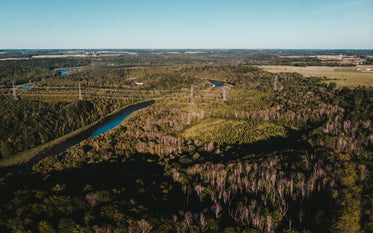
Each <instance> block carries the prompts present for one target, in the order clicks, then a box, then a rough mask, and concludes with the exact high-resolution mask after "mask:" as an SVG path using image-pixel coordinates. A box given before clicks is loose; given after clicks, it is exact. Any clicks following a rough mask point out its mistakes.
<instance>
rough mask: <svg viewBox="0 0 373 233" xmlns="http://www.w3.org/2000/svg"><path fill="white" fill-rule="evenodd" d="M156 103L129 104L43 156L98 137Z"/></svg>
mask: <svg viewBox="0 0 373 233" xmlns="http://www.w3.org/2000/svg"><path fill="white" fill-rule="evenodd" d="M152 104H154V101H148V102H144V103H140V104H135V105H132V106H129V107H127V108H125V109H123V110H122V111H120V112H118V113H116V114H114V115H112V116H109V117H107V118H106V119H105V120H103V121H102V122H100V123H98V124H96V125H95V126H92V127H91V128H89V129H87V130H85V131H84V132H82V133H80V134H78V135H76V136H73V137H71V138H69V139H67V140H66V141H64V142H63V143H61V144H59V145H57V146H55V147H53V148H52V149H50V150H48V151H46V152H45V153H43V155H42V157H43V158H45V157H49V156H53V155H57V154H59V153H62V152H64V151H66V150H67V149H68V148H69V147H72V146H74V145H76V144H78V143H80V142H81V141H83V140H85V139H88V138H90V137H97V136H99V135H101V134H104V133H105V132H106V131H108V130H110V129H113V128H115V127H116V126H118V125H119V124H120V123H122V121H124V120H125V119H126V118H127V117H128V116H130V115H131V114H132V113H134V112H136V111H139V110H141V109H144V108H147V107H149V106H151V105H152Z"/></svg>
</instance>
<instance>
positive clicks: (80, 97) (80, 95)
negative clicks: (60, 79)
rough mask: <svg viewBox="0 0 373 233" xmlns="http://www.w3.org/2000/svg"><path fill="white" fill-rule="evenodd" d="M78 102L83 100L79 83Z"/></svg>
mask: <svg viewBox="0 0 373 233" xmlns="http://www.w3.org/2000/svg"><path fill="white" fill-rule="evenodd" d="M79 100H83V97H82V90H81V89H80V83H79Z"/></svg>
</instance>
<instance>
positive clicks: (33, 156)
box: [0, 100, 155, 168]
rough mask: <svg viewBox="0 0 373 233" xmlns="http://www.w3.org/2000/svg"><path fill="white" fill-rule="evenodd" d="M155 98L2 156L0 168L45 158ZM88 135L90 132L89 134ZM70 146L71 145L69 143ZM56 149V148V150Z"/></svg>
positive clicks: (27, 163)
mask: <svg viewBox="0 0 373 233" xmlns="http://www.w3.org/2000/svg"><path fill="white" fill-rule="evenodd" d="M154 102H155V100H149V101H144V102H136V103H134V104H131V105H128V106H126V107H123V108H121V109H119V110H117V111H114V112H113V113H111V114H109V115H107V116H105V117H104V118H102V119H100V120H97V121H95V122H93V123H91V124H89V125H87V126H84V127H81V128H79V129H77V130H75V131H73V132H71V133H68V134H66V135H64V136H62V137H60V138H57V139H54V140H52V141H50V142H48V143H46V144H44V145H40V146H37V147H35V148H33V149H30V150H27V151H24V152H21V153H19V154H16V155H14V156H12V157H10V158H4V159H1V160H0V168H12V167H14V168H16V167H20V166H23V165H32V164H33V163H36V162H37V161H39V160H40V159H43V158H45V157H46V156H47V155H48V154H50V153H51V152H52V151H53V150H56V149H57V148H58V147H59V146H61V145H63V144H65V143H67V142H68V141H74V139H75V138H78V137H79V136H85V135H84V134H86V133H89V131H92V130H95V128H96V127H97V126H98V125H100V124H103V123H105V122H107V121H110V119H112V118H113V117H115V116H116V115H117V114H120V113H121V112H123V111H126V110H128V109H131V108H135V107H138V106H142V105H147V104H153V103H154ZM89 136H90V134H89ZM71 146H72V145H71ZM57 151H58V150H57Z"/></svg>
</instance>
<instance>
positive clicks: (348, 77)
mask: <svg viewBox="0 0 373 233" xmlns="http://www.w3.org/2000/svg"><path fill="white" fill-rule="evenodd" d="M260 68H262V69H264V70H265V71H269V72H272V73H278V72H297V73H300V74H302V75H304V76H307V77H310V76H317V77H327V78H328V79H330V81H327V82H335V83H336V84H337V87H344V86H345V87H356V86H359V85H361V86H362V85H365V86H373V71H365V70H362V71H356V70H355V67H342V68H339V67H323V66H307V67H296V66H260ZM361 68H363V67H361Z"/></svg>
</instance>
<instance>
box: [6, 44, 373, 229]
mask: <svg viewBox="0 0 373 233" xmlns="http://www.w3.org/2000/svg"><path fill="white" fill-rule="evenodd" d="M237 53H239V51H237ZM252 54H254V52H253V53H252ZM144 56H145V55H144ZM146 56H149V57H152V56H154V55H149V54H147V55H146ZM232 56H233V55H232ZM274 56H277V55H276V54H275V55H274ZM175 57H177V55H175ZM233 57H234V56H233ZM202 58H203V59H206V58H204V57H203V56H201V57H200V59H202ZM118 59H121V58H118ZM139 59H140V58H139ZM149 59H150V60H152V59H153V58H149ZM189 59H190V58H189ZM209 59H210V58H209ZM225 59H228V58H225ZM229 59H230V58H229ZM246 59H248V58H247V56H246ZM190 60H191V61H190V63H187V64H185V63H184V64H183V65H179V64H173V65H172V66H169V67H161V66H160V67H152V66H150V67H143V68H137V69H133V68H130V67H111V68H110V67H100V68H97V69H95V68H87V69H82V70H80V71H78V72H77V73H75V74H71V75H69V76H67V77H59V76H58V75H57V76H56V77H55V78H45V79H44V80H43V81H41V82H40V83H39V84H38V85H40V86H43V85H45V86H48V85H51V84H52V80H55V81H56V82H57V83H58V82H60V83H58V84H57V85H66V86H68V85H69V83H68V81H69V80H70V78H71V80H70V81H72V82H82V81H85V82H86V83H85V85H86V86H90V85H92V86H94V85H95V84H94V82H96V83H97V82H98V83H100V84H101V85H104V86H115V85H119V86H121V87H124V86H125V85H128V86H129V87H128V88H132V89H134V88H137V89H136V90H151V89H157V90H162V89H163V90H167V89H170V88H173V87H177V88H179V89H180V90H182V89H183V88H186V87H190V85H193V86H194V95H193V102H194V105H191V104H189V102H190V98H191V97H190V92H189V91H180V92H174V93H172V95H168V96H164V98H160V99H157V101H156V103H155V104H154V105H152V106H151V107H150V108H148V109H145V110H142V111H141V112H139V113H137V114H135V115H133V116H132V117H130V118H129V119H128V120H126V121H125V122H123V123H122V124H121V125H120V126H119V127H117V128H115V129H113V130H111V131H110V133H106V134H104V135H101V136H99V137H96V138H90V139H87V140H85V141H82V142H81V143H80V144H79V145H76V146H73V147H71V148H69V149H68V150H66V151H65V152H63V153H61V154H59V155H56V156H53V157H48V158H45V159H43V160H41V161H40V162H39V163H37V164H35V165H34V166H33V167H32V169H23V170H17V169H15V170H14V171H12V172H10V173H8V174H7V175H4V176H3V177H1V179H0V193H1V194H2V198H1V200H0V231H1V232H372V231H373V175H372V166H373V163H372V155H373V154H372V149H373V124H372V119H373V88H372V87H358V88H354V89H349V88H338V89H336V88H335V84H334V83H329V84H326V83H324V82H323V79H321V78H317V77H311V78H304V77H303V76H302V75H300V74H297V73H280V74H277V76H278V83H276V85H277V87H278V88H274V74H271V73H268V72H265V71H263V70H261V69H259V68H256V67H251V66H248V65H243V64H238V65H237V63H236V64H218V63H215V64H214V63H211V64H202V63H201V64H198V65H193V63H194V62H195V61H194V60H193V59H190ZM207 60H208V59H207ZM79 78H81V80H77V79H79ZM131 78H135V79H136V81H137V82H143V83H144V86H142V87H133V85H132V86H131V84H130V82H129V81H130V80H131ZM207 79H214V80H220V81H224V82H226V83H225V85H224V86H223V87H221V88H212V87H211V86H212V85H211V84H208V82H207V81H206V80H207ZM274 90H275V91H274ZM223 93H224V94H223ZM225 95H226V96H225ZM223 96H224V97H226V100H223ZM1 101H2V102H3V103H4V104H2V106H4V105H6V106H10V107H7V108H5V107H4V108H3V109H2V112H1V116H2V117H3V119H2V121H4V122H2V125H7V127H8V128H6V129H4V131H3V132H2V135H3V134H4V135H6V136H7V137H5V138H4V139H2V140H3V141H2V148H5V149H7V148H12V150H22V149H23V147H25V146H26V145H28V146H29V147H32V146H33V145H34V144H32V143H31V144H26V143H24V144H22V143H19V144H16V143H14V144H13V145H12V144H11V143H13V142H16V141H17V139H15V137H16V136H17V137H19V138H21V139H20V140H21V141H23V140H25V141H26V140H28V139H30V140H31V139H33V137H34V139H33V141H37V140H39V141H40V143H42V141H41V140H43V139H44V138H46V140H48V139H49V137H51V135H49V134H48V133H47V132H45V131H42V130H39V128H38V127H37V125H38V124H37V122H43V124H40V127H48V128H49V129H50V132H51V133H52V132H59V133H60V135H62V134H63V133H65V131H64V130H63V129H64V128H72V127H80V126H82V125H85V124H87V123H89V122H90V121H92V120H95V119H97V116H96V115H94V114H92V111H91V110H93V109H94V110H95V111H97V110H98V109H100V110H101V111H102V112H101V114H107V113H108V112H110V111H112V110H113V109H115V107H117V106H122V105H121V104H123V103H122V102H116V101H112V102H110V101H109V102H106V101H105V102H103V101H101V100H91V101H73V102H53V101H52V102H45V101H40V102H35V101H29V102H27V101H26V100H23V101H18V102H17V101H13V102H12V100H11V99H10V97H9V96H8V97H2V99H1ZM78 109H84V111H82V112H79V110H78ZM96 114H97V113H96ZM66 119H70V120H66ZM19 122H24V123H23V124H22V125H18V126H16V123H19ZM28 125H33V126H32V127H29V128H27V126H28ZM14 127H15V128H14ZM13 128H14V131H12V132H10V131H9V129H13ZM25 129H29V130H28V131H26V132H25V133H24V135H23V133H22V131H23V130H25ZM52 134H53V133H52ZM12 140H13V141H12ZM10 146H13V147H10ZM18 147H19V148H20V149H18ZM3 151H5V150H3ZM3 155H5V153H4V152H3Z"/></svg>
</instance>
